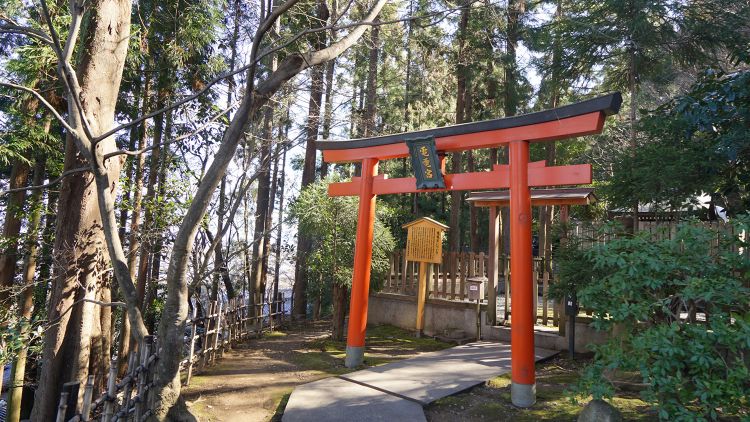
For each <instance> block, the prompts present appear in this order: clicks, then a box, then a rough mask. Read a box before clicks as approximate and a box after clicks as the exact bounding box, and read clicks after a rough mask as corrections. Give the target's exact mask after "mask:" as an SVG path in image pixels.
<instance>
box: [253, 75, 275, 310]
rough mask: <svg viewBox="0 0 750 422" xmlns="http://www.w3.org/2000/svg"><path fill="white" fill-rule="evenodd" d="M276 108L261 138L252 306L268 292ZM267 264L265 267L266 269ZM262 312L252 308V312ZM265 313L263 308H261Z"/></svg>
mask: <svg viewBox="0 0 750 422" xmlns="http://www.w3.org/2000/svg"><path fill="white" fill-rule="evenodd" d="M275 67H276V64H275V60H274V64H273V65H272V66H271V68H272V69H274V68H275ZM272 126H273V109H272V108H271V107H270V106H269V107H267V108H266V110H265V116H264V118H263V132H262V135H261V137H260V138H261V141H260V142H261V146H260V151H261V152H260V163H261V164H260V177H258V194H257V198H256V202H255V230H254V232H253V255H252V261H251V265H252V276H253V278H252V284H251V293H252V296H251V297H252V298H253V301H260V303H257V302H255V303H253V304H254V305H258V304H262V303H263V296H264V295H265V291H266V272H267V270H268V266H267V265H268V264H267V263H268V260H267V254H268V248H267V247H266V242H267V239H268V235H267V232H268V229H269V228H270V227H269V226H267V225H266V223H267V222H268V221H267V220H268V216H269V212H268V208H269V203H271V198H270V195H271V144H272V142H273V136H272V134H273V130H272V129H271V128H272ZM264 262H265V263H266V265H265V266H264ZM257 309H259V308H258V307H255V306H254V307H253V310H257ZM260 313H261V314H262V313H263V311H262V308H260Z"/></svg>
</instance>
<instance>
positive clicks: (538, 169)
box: [317, 92, 622, 407]
mask: <svg viewBox="0 0 750 422" xmlns="http://www.w3.org/2000/svg"><path fill="white" fill-rule="evenodd" d="M621 103H622V97H621V95H620V93H619V92H616V93H613V94H610V95H606V96H602V97H597V98H594V99H591V100H587V101H582V102H579V103H574V104H570V105H567V106H563V107H558V108H555V109H551V110H546V111H541V112H537V113H530V114H524V115H520V116H514V117H508V118H504V119H495V120H486V121H482V122H475V123H465V124H461V125H455V126H446V127H441V128H436V129H428V130H421V131H416V132H408V133H400V134H396V135H387V136H379V137H375V138H366V139H353V140H348V141H318V142H317V147H318V149H320V150H322V151H323V160H324V161H326V162H328V163H350V162H361V168H362V172H361V176H359V177H353V178H352V180H351V181H350V182H343V183H332V184H330V185H329V187H328V194H329V196H355V195H358V196H359V218H358V223H357V239H356V244H355V248H354V273H353V276H352V289H351V301H350V308H349V329H348V333H347V342H346V361H345V364H346V366H347V367H349V368H352V367H356V366H359V365H360V364H362V361H363V359H364V346H365V330H366V328H367V301H368V294H369V290H370V266H371V260H372V241H373V225H374V221H375V197H376V195H385V194H394V193H413V192H440V191H452V190H487V189H502V188H509V189H510V251H511V252H510V253H511V256H513V259H512V260H511V273H512V274H513V277H512V278H511V301H512V303H513V305H514V308H515V309H514V312H513V316H514V318H513V321H512V323H511V378H512V384H511V401H512V402H513V404H514V405H516V406H519V407H529V406H531V405H533V404H534V403H535V402H536V379H535V371H534V362H535V359H534V321H533V319H532V313H533V312H532V307H533V297H532V296H533V293H532V274H531V271H532V255H531V223H532V214H531V198H530V187H534V186H561V185H578V184H589V183H591V165H590V164H580V165H572V166H557V167H547V166H545V165H544V164H543V163H531V164H530V163H529V143H531V142H545V141H556V140H561V139H566V138H572V137H576V136H583V135H591V134H595V133H600V132H601V131H602V129H603V127H604V119H605V117H606V116H609V115H612V114H615V113H617V112H618V111H619V109H620V104H621ZM430 136H431V137H434V140H435V148H436V150H437V152H438V154H439V155H440V170H441V172H442V173H443V177H444V181H445V188H442V189H417V187H416V185H417V179H416V178H415V177H404V178H398V179H388V178H387V177H386V175H384V174H383V175H378V162H379V161H381V160H387V159H393V158H402V157H407V156H409V147H408V146H407V144H406V141H407V140H410V139H416V138H425V137H430ZM505 145H507V146H508V148H509V153H510V154H509V155H510V159H509V164H508V165H494V166H493V168H492V170H491V171H485V172H472V173H457V174H445V153H448V152H455V151H464V150H473V149H479V148H496V147H500V146H505Z"/></svg>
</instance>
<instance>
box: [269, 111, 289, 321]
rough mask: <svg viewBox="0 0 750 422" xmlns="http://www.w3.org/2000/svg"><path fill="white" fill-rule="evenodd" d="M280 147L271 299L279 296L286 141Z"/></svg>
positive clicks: (286, 137)
mask: <svg viewBox="0 0 750 422" xmlns="http://www.w3.org/2000/svg"><path fill="white" fill-rule="evenodd" d="M285 129H286V130H285V133H284V137H285V140H286V139H288V135H289V126H288V125H286V128H285ZM282 148H283V149H284V152H283V153H282V154H281V174H280V175H279V217H278V219H279V226H278V227H276V251H275V252H276V258H275V260H274V265H275V267H274V272H273V300H274V301H275V300H278V298H279V278H280V271H281V241H282V237H281V235H282V227H283V226H284V225H283V224H281V222H282V221H284V185H285V183H284V182H285V179H286V151H287V145H286V142H284V143H283V144H282ZM283 307H284V304H283V303H282V304H281V309H278V310H277V312H278V311H281V310H283Z"/></svg>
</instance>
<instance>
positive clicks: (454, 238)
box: [448, 4, 471, 252]
mask: <svg viewBox="0 0 750 422" xmlns="http://www.w3.org/2000/svg"><path fill="white" fill-rule="evenodd" d="M470 12H471V9H470V8H469V5H468V4H464V5H463V6H461V16H460V18H459V22H458V54H457V55H456V61H457V63H456V81H457V87H456V123H457V124H459V123H463V122H464V121H465V120H464V118H465V111H466V91H467V86H466V82H467V77H466V76H467V75H466V73H467V66H466V60H467V58H466V57H465V54H466V51H465V48H466V35H467V34H466V32H467V28H468V26H469V14H470ZM461 155H462V152H454V153H453V154H452V155H451V157H452V158H451V166H452V167H453V168H452V170H451V171H452V172H453V173H460V172H461ZM450 195H451V211H450V230H449V231H448V249H449V250H450V251H451V252H457V251H460V250H461V205H462V202H463V195H462V194H461V192H460V191H451V193H450Z"/></svg>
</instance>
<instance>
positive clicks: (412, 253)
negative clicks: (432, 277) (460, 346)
mask: <svg viewBox="0 0 750 422" xmlns="http://www.w3.org/2000/svg"><path fill="white" fill-rule="evenodd" d="M402 227H403V228H405V229H406V230H407V231H406V233H407V234H406V261H414V262H419V285H418V290H417V318H416V324H415V328H416V332H417V337H420V336H421V335H422V332H423V331H424V304H425V300H426V298H427V267H428V264H439V263H440V262H441V261H442V259H443V233H444V232H445V231H446V230H448V226H446V225H445V224H442V223H439V222H437V221H435V220H433V219H431V218H427V217H422V218H419V219H417V220H414V221H412V222H411V223H407V224H404V225H403V226H402Z"/></svg>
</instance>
